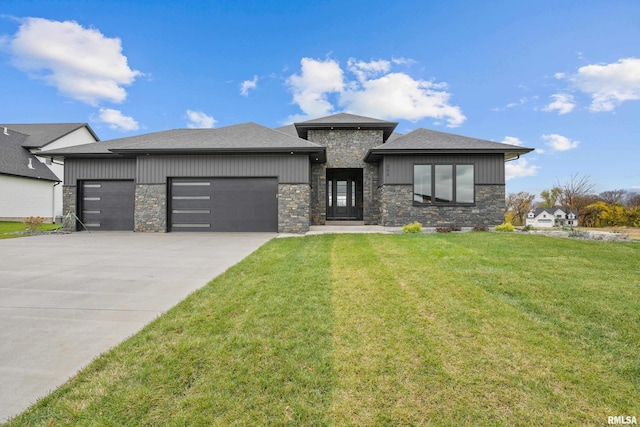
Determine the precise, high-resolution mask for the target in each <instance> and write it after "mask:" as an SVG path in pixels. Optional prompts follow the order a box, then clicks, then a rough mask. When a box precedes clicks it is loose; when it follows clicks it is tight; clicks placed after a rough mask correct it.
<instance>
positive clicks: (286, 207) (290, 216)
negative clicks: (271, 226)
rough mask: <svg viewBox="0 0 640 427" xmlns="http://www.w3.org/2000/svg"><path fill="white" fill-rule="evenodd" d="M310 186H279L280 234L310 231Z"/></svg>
mask: <svg viewBox="0 0 640 427" xmlns="http://www.w3.org/2000/svg"><path fill="white" fill-rule="evenodd" d="M310 197H311V191H310V188H309V184H278V233H296V234H301V233H306V232H307V231H309V200H310Z"/></svg>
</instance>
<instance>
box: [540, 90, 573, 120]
mask: <svg viewBox="0 0 640 427" xmlns="http://www.w3.org/2000/svg"><path fill="white" fill-rule="evenodd" d="M551 98H553V102H552V103H550V104H549V105H547V106H546V107H544V108H543V109H542V110H543V111H549V112H552V111H557V112H558V114H560V115H562V114H567V113H570V112H571V111H573V109H574V108H575V106H576V103H575V102H574V99H573V96H572V95H569V94H567V93H557V94H555V95H551Z"/></svg>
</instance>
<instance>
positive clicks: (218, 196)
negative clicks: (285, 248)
mask: <svg viewBox="0 0 640 427" xmlns="http://www.w3.org/2000/svg"><path fill="white" fill-rule="evenodd" d="M277 193H278V180H277V179H276V178H173V179H172V180H171V208H170V212H171V214H170V217H171V221H170V224H171V226H170V229H171V231H278V199H277Z"/></svg>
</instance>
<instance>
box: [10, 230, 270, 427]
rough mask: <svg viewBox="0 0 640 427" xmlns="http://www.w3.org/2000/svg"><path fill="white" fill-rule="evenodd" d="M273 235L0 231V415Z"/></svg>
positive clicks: (31, 398) (50, 386)
mask: <svg viewBox="0 0 640 427" xmlns="http://www.w3.org/2000/svg"><path fill="white" fill-rule="evenodd" d="M273 237H275V234H274V233H233V234H232V233H221V234H218V233H166V234H164V233H162V234H147V233H131V232H102V233H95V232H94V233H86V232H82V233H73V234H66V235H46V236H33V237H26V238H19V239H5V240H0V422H3V421H6V420H7V419H8V418H9V417H10V416H14V415H17V414H18V413H20V412H22V411H23V410H25V409H26V408H27V407H28V406H29V405H31V404H33V403H35V401H36V400H37V399H38V398H41V397H43V396H45V395H46V394H48V393H49V392H50V391H52V390H53V389H55V388H57V387H58V386H60V385H62V384H63V383H64V382H65V381H66V380H67V379H69V378H70V377H72V376H73V375H74V374H75V373H77V371H78V370H79V369H81V368H82V367H84V366H85V365H87V364H88V363H89V362H90V361H91V360H93V359H94V358H95V357H96V356H98V355H99V354H100V353H103V352H105V351H106V350H108V349H109V348H111V347H113V346H115V345H117V344H118V343H120V342H121V341H123V340H124V339H125V338H127V337H129V336H131V335H133V334H135V333H136V332H137V331H139V330H140V329H142V327H143V326H144V325H146V324H147V323H149V322H150V321H152V320H153V319H155V318H156V317H157V316H158V315H160V314H161V313H163V312H165V311H167V310H168V309H169V308H171V307H173V306H174V305H176V304H177V303H178V302H179V301H181V300H182V299H184V298H185V297H186V296H187V295H189V294H190V293H191V292H193V291H195V290H196V289H198V288H200V287H202V286H204V285H205V284H207V283H208V282H209V281H210V280H211V279H213V278H214V277H215V276H217V275H219V274H220V273H222V272H224V271H225V270H226V269H227V268H229V267H231V266H232V265H234V264H236V263H237V262H239V261H240V260H242V259H243V258H244V257H246V256H247V255H249V254H250V253H251V252H253V251H254V250H256V249H257V248H258V247H260V246H261V245H262V244H264V243H265V242H267V241H268V240H270V239H271V238H273Z"/></svg>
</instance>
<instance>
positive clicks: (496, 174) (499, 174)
mask: <svg viewBox="0 0 640 427" xmlns="http://www.w3.org/2000/svg"><path fill="white" fill-rule="evenodd" d="M452 163H465V164H473V165H475V181H476V184H503V185H504V182H505V181H504V156H503V155H502V154H497V155H494V154H489V155H475V156H473V155H466V156H456V155H442V156H385V157H384V160H383V161H382V162H381V163H380V164H381V167H382V168H383V170H382V181H381V182H382V183H384V184H412V183H413V165H414V164H452Z"/></svg>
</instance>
